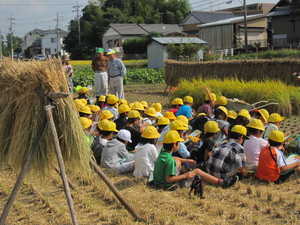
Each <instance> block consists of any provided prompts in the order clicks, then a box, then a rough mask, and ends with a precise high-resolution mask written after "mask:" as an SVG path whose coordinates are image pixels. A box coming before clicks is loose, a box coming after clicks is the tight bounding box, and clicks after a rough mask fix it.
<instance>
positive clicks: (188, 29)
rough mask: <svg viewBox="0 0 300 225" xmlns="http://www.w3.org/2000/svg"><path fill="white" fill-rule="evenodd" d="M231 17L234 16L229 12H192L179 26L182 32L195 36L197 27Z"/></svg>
mask: <svg viewBox="0 0 300 225" xmlns="http://www.w3.org/2000/svg"><path fill="white" fill-rule="evenodd" d="M233 17H235V16H234V15H233V14H232V13H231V12H208V11H192V12H190V13H189V14H188V15H187V16H186V17H185V19H184V20H183V21H182V22H181V23H180V26H182V27H183V32H185V33H188V34H190V35H194V36H196V35H197V33H198V31H199V29H198V27H197V25H200V24H205V23H211V22H215V21H218V20H224V19H229V18H233Z"/></svg>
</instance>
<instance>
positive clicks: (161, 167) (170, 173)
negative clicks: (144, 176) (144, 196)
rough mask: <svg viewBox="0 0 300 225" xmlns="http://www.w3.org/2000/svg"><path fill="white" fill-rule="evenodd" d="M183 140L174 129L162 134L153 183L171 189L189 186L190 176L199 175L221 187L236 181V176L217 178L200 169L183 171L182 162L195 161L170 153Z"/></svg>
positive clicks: (191, 163) (193, 163) (190, 162)
mask: <svg viewBox="0 0 300 225" xmlns="http://www.w3.org/2000/svg"><path fill="white" fill-rule="evenodd" d="M181 141H183V139H182V138H180V136H179V134H178V132H177V131H175V130H170V131H168V132H167V133H166V134H165V136H164V141H163V142H164V144H163V145H164V147H163V150H162V151H161V152H160V154H159V156H158V158H157V160H156V163H155V166H154V172H153V177H154V180H153V181H154V184H155V185H157V186H158V187H160V188H163V189H166V190H169V191H173V190H175V189H176V188H177V187H178V186H179V187H189V186H190V184H191V182H192V178H193V177H195V176H196V175H200V176H201V178H202V179H203V180H204V181H206V182H208V183H212V184H216V185H220V186H221V187H223V188H228V187H230V186H232V185H234V184H235V183H236V182H237V181H238V177H237V176H234V177H230V178H228V179H224V180H222V179H218V178H216V177H213V176H211V175H209V174H207V173H205V172H203V171H202V170H200V169H194V170H192V171H190V172H187V173H184V172H183V168H182V163H186V164H190V165H195V164H196V162H195V161H194V160H192V159H181V158H177V157H174V158H173V157H172V153H173V152H176V151H177V150H178V149H179V147H180V144H179V143H180V142H181Z"/></svg>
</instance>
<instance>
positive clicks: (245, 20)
mask: <svg viewBox="0 0 300 225" xmlns="http://www.w3.org/2000/svg"><path fill="white" fill-rule="evenodd" d="M243 1H244V31H245V33H244V35H245V53H246V54H247V53H248V28H247V4H246V0H243Z"/></svg>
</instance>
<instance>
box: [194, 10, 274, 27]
mask: <svg viewBox="0 0 300 225" xmlns="http://www.w3.org/2000/svg"><path fill="white" fill-rule="evenodd" d="M267 15H268V14H267V13H264V14H257V15H251V16H247V20H254V19H259V18H263V17H267ZM243 21H244V17H243V16H239V17H234V18H229V19H225V20H219V21H216V22H212V23H206V24H201V25H197V27H199V28H202V27H212V26H218V25H223V24H235V23H240V22H243Z"/></svg>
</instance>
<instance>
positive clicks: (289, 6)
mask: <svg viewBox="0 0 300 225" xmlns="http://www.w3.org/2000/svg"><path fill="white" fill-rule="evenodd" d="M269 18H270V21H271V22H270V30H271V39H270V44H271V46H273V47H279V48H282V47H290V46H292V47H299V46H300V1H299V0H281V1H279V2H278V3H277V4H276V5H275V7H274V8H273V9H272V10H271V13H270V15H269Z"/></svg>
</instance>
